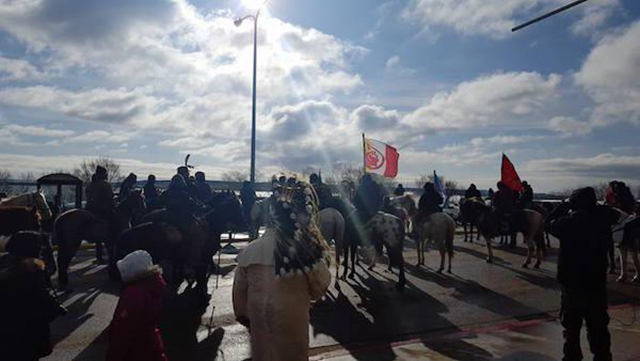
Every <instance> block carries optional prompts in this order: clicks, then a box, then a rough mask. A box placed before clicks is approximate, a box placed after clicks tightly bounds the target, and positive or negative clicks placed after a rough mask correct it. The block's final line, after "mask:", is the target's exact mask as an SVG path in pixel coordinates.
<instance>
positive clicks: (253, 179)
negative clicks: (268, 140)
mask: <svg viewBox="0 0 640 361" xmlns="http://www.w3.org/2000/svg"><path fill="white" fill-rule="evenodd" d="M266 3H267V1H265V2H264V3H263V4H262V6H261V7H260V8H258V11H256V14H255V15H247V16H245V17H242V18H239V19H237V20H235V21H234V22H233V23H234V24H235V25H236V26H240V25H242V22H243V21H245V20H247V19H253V105H252V107H251V174H250V176H249V177H250V178H249V180H250V181H251V184H252V185H253V184H254V183H255V182H256V74H257V64H258V17H259V16H260V10H262V7H264V5H265V4H266Z"/></svg>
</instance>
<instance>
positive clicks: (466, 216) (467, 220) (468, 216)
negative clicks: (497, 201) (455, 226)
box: [460, 197, 484, 242]
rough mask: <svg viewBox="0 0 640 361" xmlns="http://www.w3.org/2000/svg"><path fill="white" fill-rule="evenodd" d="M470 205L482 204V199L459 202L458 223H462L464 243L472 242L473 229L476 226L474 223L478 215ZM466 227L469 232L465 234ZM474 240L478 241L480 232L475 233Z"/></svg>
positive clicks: (466, 199)
mask: <svg viewBox="0 0 640 361" xmlns="http://www.w3.org/2000/svg"><path fill="white" fill-rule="evenodd" d="M472 203H481V204H484V201H483V200H482V198H477V197H473V198H463V199H461V200H460V223H462V227H463V229H464V241H465V242H473V228H474V227H476V230H477V228H478V227H477V225H476V221H477V218H478V215H477V214H476V212H475V210H476V207H474V206H472ZM467 225H469V231H468V232H467ZM476 240H480V231H477V237H476Z"/></svg>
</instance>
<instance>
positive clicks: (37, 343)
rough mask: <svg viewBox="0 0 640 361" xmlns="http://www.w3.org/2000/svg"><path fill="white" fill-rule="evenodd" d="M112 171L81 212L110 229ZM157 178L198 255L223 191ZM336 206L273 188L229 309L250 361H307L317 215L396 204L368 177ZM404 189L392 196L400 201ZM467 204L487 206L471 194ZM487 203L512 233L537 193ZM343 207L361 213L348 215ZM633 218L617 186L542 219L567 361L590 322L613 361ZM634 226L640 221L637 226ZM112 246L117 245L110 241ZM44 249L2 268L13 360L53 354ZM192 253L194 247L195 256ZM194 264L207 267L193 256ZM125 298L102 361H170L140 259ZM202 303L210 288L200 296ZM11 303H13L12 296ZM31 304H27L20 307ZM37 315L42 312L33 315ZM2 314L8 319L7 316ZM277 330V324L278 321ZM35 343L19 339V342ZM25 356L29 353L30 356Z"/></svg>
mask: <svg viewBox="0 0 640 361" xmlns="http://www.w3.org/2000/svg"><path fill="white" fill-rule="evenodd" d="M107 179H108V177H107V170H106V169H105V168H103V167H100V166H98V167H97V168H96V171H95V174H94V175H93V177H92V180H91V182H90V184H88V186H87V188H86V196H87V204H86V208H87V209H88V210H90V211H91V212H93V213H94V214H95V215H96V216H97V217H101V218H103V219H104V220H105V221H106V222H107V223H109V224H111V223H112V222H114V221H115V220H114V212H115V208H116V207H117V204H118V203H119V202H123V201H125V200H126V199H127V197H129V196H130V194H131V193H132V192H138V190H137V189H136V185H137V176H136V175H135V174H133V173H131V174H129V175H128V176H127V177H126V178H125V180H124V181H123V182H122V183H121V185H120V188H119V192H118V194H117V196H114V191H113V188H112V185H111V184H110V183H109V182H108V181H107ZM155 183H156V177H155V176H154V175H149V176H148V178H147V182H146V184H145V185H144V187H143V189H142V192H143V194H144V197H145V202H146V204H147V207H148V208H150V209H154V208H159V207H162V208H165V209H166V210H167V211H168V212H169V213H170V215H171V219H172V220H173V222H175V224H176V225H177V227H178V228H179V229H180V231H181V232H183V234H184V235H185V236H186V238H189V239H190V242H192V245H196V246H197V243H198V242H205V240H204V239H195V238H196V237H197V236H196V235H197V234H199V233H198V232H194V231H193V230H194V229H195V228H196V227H201V226H202V225H201V224H200V223H199V222H198V221H197V216H198V215H201V214H202V212H204V210H205V209H206V208H207V206H208V205H210V204H211V202H212V200H213V199H214V198H215V196H216V193H215V192H214V191H212V189H211V187H210V186H209V184H208V183H207V182H206V178H205V174H204V173H203V172H196V173H195V175H194V176H193V177H192V176H191V175H190V171H189V168H187V167H179V168H178V169H177V173H176V174H175V175H174V176H173V177H172V178H171V182H170V184H169V186H168V187H167V189H166V190H165V191H164V192H160V191H159V190H158V189H157V187H156V184H155ZM340 191H341V192H340V193H341V194H342V196H336V195H335V194H334V191H333V189H332V188H331V187H330V186H329V185H327V184H325V183H323V182H322V179H321V177H320V176H319V175H317V174H312V175H311V176H310V177H309V182H308V183H307V182H305V181H303V180H299V179H296V178H287V177H284V176H282V177H280V178H278V179H276V178H275V177H274V179H273V180H272V195H271V197H270V198H269V202H270V203H269V207H270V211H269V217H268V222H267V225H266V230H265V232H264V234H263V235H262V236H261V237H260V238H258V239H257V240H255V241H253V242H252V243H250V244H249V246H248V247H246V248H245V249H244V250H242V251H241V252H240V254H239V255H238V258H237V262H238V268H237V270H236V274H235V279H234V285H233V306H234V311H235V315H236V317H237V320H238V322H239V323H241V324H242V325H244V326H246V327H247V328H249V329H250V331H251V332H250V334H251V350H252V355H253V359H254V360H304V359H307V358H308V347H309V339H308V332H307V327H308V324H309V312H308V311H309V308H310V307H311V305H312V303H313V302H314V301H315V300H318V299H319V298H321V297H322V296H323V295H324V293H325V292H326V291H327V288H328V287H329V284H330V283H331V274H330V272H329V269H328V267H329V246H328V244H327V242H326V240H324V238H323V237H322V235H321V233H320V231H319V228H318V225H317V224H316V223H315V219H316V216H317V214H318V212H319V211H320V210H322V209H324V208H330V207H331V208H336V209H338V210H339V211H340V212H341V213H343V214H344V216H345V218H347V217H352V218H353V219H356V220H357V222H358V223H359V224H366V223H367V222H368V220H370V219H371V218H372V217H373V216H374V215H375V214H376V213H377V212H379V211H380V210H382V209H384V207H385V205H388V202H385V200H388V197H389V194H388V192H387V191H386V190H385V189H384V187H383V186H382V185H381V184H380V183H379V182H377V181H376V180H375V179H374V178H373V177H372V176H371V175H370V174H365V175H364V176H363V177H362V179H361V181H360V183H359V184H358V185H357V187H356V186H355V185H354V184H353V183H350V182H348V181H346V182H343V183H341V187H340ZM405 194H406V190H405V188H404V186H403V185H402V184H398V186H397V187H396V188H395V189H394V190H393V192H392V195H393V196H404V195H405ZM464 196H465V198H467V199H471V198H476V199H480V200H483V201H484V199H483V196H482V193H481V192H480V191H479V190H478V189H477V187H476V186H475V184H471V185H470V186H469V188H468V189H467V190H466V192H465V195H464ZM487 196H488V197H487V198H488V200H489V201H490V202H491V203H492V204H493V206H494V208H495V212H496V213H497V214H498V215H499V217H500V218H501V219H502V220H503V221H504V224H505V225H507V226H508V224H509V223H511V215H512V214H513V213H514V211H515V210H517V209H527V208H530V207H532V205H533V202H534V192H533V188H532V187H531V186H530V185H529V184H528V183H527V182H526V181H525V182H523V183H522V191H521V192H516V191H514V190H512V189H511V188H509V187H508V186H507V185H506V184H504V183H502V182H498V184H497V191H496V192H495V193H494V192H493V190H491V189H490V190H489V192H488V193H487ZM239 197H240V199H241V201H242V205H243V214H244V217H245V219H247V220H249V219H250V214H251V207H252V206H253V205H254V203H255V202H256V200H257V196H256V192H255V190H254V189H253V186H252V184H251V183H250V182H244V183H243V184H242V188H241V190H240V195H239ZM344 202H349V203H352V204H353V206H354V207H355V211H354V212H353V213H351V214H348V212H349V208H347V207H344V204H345V203H344ZM444 203H445V199H443V196H442V193H441V192H438V191H437V190H436V187H435V185H434V184H433V183H432V182H426V183H425V184H424V186H423V193H422V195H421V196H420V199H419V201H418V213H417V215H416V216H415V217H416V219H417V220H420V219H422V220H423V221H424V220H426V219H428V217H430V216H431V215H433V214H434V213H438V212H442V211H443V208H442V206H443V204H444ZM612 207H615V208H618V209H620V210H622V211H623V212H626V213H634V212H635V211H636V209H637V208H636V207H637V204H636V200H635V199H634V198H633V195H632V193H631V191H630V190H629V187H627V186H626V185H625V184H624V183H622V182H618V181H613V182H611V183H610V187H609V189H608V190H607V193H606V197H605V200H604V205H599V204H598V201H597V197H596V194H595V191H594V189H593V188H589V187H587V188H581V189H578V190H576V191H575V192H573V194H572V195H571V197H570V198H569V200H568V201H567V202H563V203H562V204H561V205H560V206H559V207H557V208H556V209H555V210H554V211H553V212H552V213H551V214H550V215H549V216H548V218H547V225H548V228H549V231H550V233H552V234H553V235H554V236H555V237H556V238H558V239H559V241H560V250H559V258H558V271H557V279H558V282H559V284H560V286H561V293H562V302H561V310H562V312H561V319H562V325H563V327H564V329H565V332H564V337H565V346H564V355H565V357H564V359H565V360H579V359H581V358H582V353H581V348H580V329H581V327H582V324H583V321H585V322H586V326H587V329H588V332H589V343H590V346H591V350H592V352H593V353H594V356H595V359H596V360H611V359H612V357H611V352H610V345H611V340H610V335H609V332H608V327H607V325H608V322H609V317H608V314H607V291H606V290H607V287H606V282H607V275H606V273H607V268H608V267H609V266H610V265H611V264H610V263H611V260H610V258H608V257H607V254H609V253H610V252H611V249H612V248H613V239H612V234H611V227H612V225H613V224H615V223H616V222H617V221H618V219H619V217H620V214H619V213H618V212H614V211H612ZM635 222H636V223H637V221H635ZM109 236H110V237H117V235H115V234H112V233H111V234H110V235H109ZM39 247H40V246H39V245H37V244H33V243H30V242H27V241H23V240H17V239H14V240H11V241H10V242H9V243H8V245H7V251H8V253H9V255H8V257H6V258H3V261H2V262H3V263H2V264H0V286H1V287H2V288H3V289H10V290H11V291H12V292H3V297H1V298H0V310H5V309H11V308H12V307H13V308H14V309H15V308H18V309H21V310H24V312H22V313H20V312H17V313H12V314H10V315H8V316H7V317H5V315H4V313H3V317H2V320H3V326H2V327H0V332H2V333H1V334H0V343H1V344H0V348H2V349H3V350H6V351H3V356H4V355H6V352H8V353H9V355H14V354H12V353H11V352H15V355H19V356H16V357H15V358H12V359H38V358H40V357H43V356H46V355H48V354H50V353H51V351H52V347H53V346H52V344H51V341H50V337H49V324H50V323H51V321H52V320H53V319H54V318H56V317H57V316H59V315H62V314H64V312H65V310H64V309H63V308H62V307H61V306H60V304H59V303H58V301H57V299H56V297H55V294H52V293H51V292H50V285H49V282H50V281H49V275H48V274H46V272H45V270H44V266H43V263H42V261H41V260H40V259H39V257H40V256H39ZM193 249H197V248H196V247H194V248H193ZM190 257H193V259H191V261H192V262H193V263H195V264H197V263H198V262H202V261H203V260H202V259H201V258H202V257H199V254H198V253H197V252H195V253H193V254H192V255H191V256H190ZM117 267H118V270H119V272H120V275H121V277H122V282H123V288H122V291H121V294H120V299H119V302H118V305H117V307H116V310H115V312H114V315H113V320H112V322H111V327H110V331H109V338H110V344H109V351H108V354H107V360H134V359H135V360H142V359H144V360H166V359H167V358H166V355H165V353H164V348H163V343H162V338H161V334H160V331H159V329H158V324H159V321H160V314H161V309H162V300H163V297H164V296H163V295H164V289H165V287H166V285H165V283H164V280H163V277H162V276H161V270H160V268H159V267H158V266H157V265H154V264H153V262H152V259H151V256H150V255H149V254H148V253H147V252H145V251H136V252H133V253H131V254H129V255H127V256H126V257H124V258H123V259H122V260H120V261H118V263H117ZM202 291H203V292H205V293H206V289H205V290H202ZM5 295H6V296H5ZM25 300H28V302H29V304H28V305H26V304H23V305H20V304H21V303H22V302H25ZM34 310H35V311H34ZM5 313H6V312H5ZM276 320H277V322H276ZM27 334H28V335H31V336H32V335H36V337H23V336H24V335H27ZM25 350H29V352H30V354H29V355H27V356H28V357H26V358H24V357H23V356H25V354H24V352H25Z"/></svg>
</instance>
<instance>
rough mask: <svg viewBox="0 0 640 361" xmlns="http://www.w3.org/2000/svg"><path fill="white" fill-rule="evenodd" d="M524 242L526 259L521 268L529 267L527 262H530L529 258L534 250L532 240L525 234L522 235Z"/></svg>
mask: <svg viewBox="0 0 640 361" xmlns="http://www.w3.org/2000/svg"><path fill="white" fill-rule="evenodd" d="M524 240H525V242H526V243H527V259H526V260H525V261H524V264H522V267H523V268H527V267H529V264H530V263H531V258H532V257H533V252H534V247H533V243H532V242H533V240H532V239H531V238H530V237H527V236H525V237H524Z"/></svg>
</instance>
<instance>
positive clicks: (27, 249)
mask: <svg viewBox="0 0 640 361" xmlns="http://www.w3.org/2000/svg"><path fill="white" fill-rule="evenodd" d="M42 238H43V237H42V235H41V234H40V233H37V232H33V231H20V232H16V233H14V234H13V235H12V236H11V237H10V238H9V240H8V241H7V244H6V248H5V249H6V251H7V253H9V254H10V255H12V256H15V257H27V258H38V257H39V256H40V249H41V248H42V244H43V240H42Z"/></svg>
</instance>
